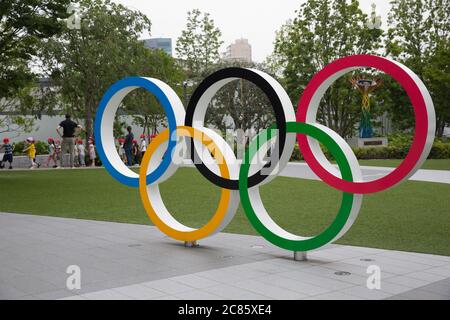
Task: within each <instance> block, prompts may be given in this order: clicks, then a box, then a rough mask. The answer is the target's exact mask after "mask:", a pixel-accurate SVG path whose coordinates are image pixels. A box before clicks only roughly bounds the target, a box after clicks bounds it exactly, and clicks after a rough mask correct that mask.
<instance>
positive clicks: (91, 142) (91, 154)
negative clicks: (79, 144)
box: [88, 138, 96, 167]
mask: <svg viewBox="0 0 450 320" xmlns="http://www.w3.org/2000/svg"><path fill="white" fill-rule="evenodd" d="M88 151H89V159H90V160H91V167H95V158H96V155H95V145H94V138H90V139H89V150H88Z"/></svg>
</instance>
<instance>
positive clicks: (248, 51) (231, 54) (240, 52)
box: [224, 38, 252, 62]
mask: <svg viewBox="0 0 450 320" xmlns="http://www.w3.org/2000/svg"><path fill="white" fill-rule="evenodd" d="M224 58H225V59H226V60H241V61H245V62H252V46H251V45H250V44H249V43H248V40H247V39H243V38H241V39H238V40H236V41H235V42H234V43H232V44H230V45H229V46H228V47H227V52H225V54H224Z"/></svg>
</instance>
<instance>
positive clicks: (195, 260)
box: [0, 213, 450, 300]
mask: <svg viewBox="0 0 450 320" xmlns="http://www.w3.org/2000/svg"><path fill="white" fill-rule="evenodd" d="M70 265H77V266H79V267H80V268H81V289H79V290H68V289H67V288H66V282H67V278H68V277H69V276H70V275H69V274H67V273H66V270H67V267H68V266H70ZM370 265H376V266H379V267H380V270H381V288H380V289H379V290H377V289H372V290H370V289H368V288H367V285H366V282H367V278H368V277H369V276H370V275H369V274H367V267H368V266H370ZM0 299H447V300H448V299H450V257H446V256H437V255H430V254H418V253H407V252H400V251H392V250H382V249H373V248H364V247H353V246H342V245H329V246H327V247H325V248H321V249H319V250H317V251H314V252H310V253H308V261H294V260H293V259H292V253H290V252H288V251H284V250H282V249H279V248H277V247H274V246H272V245H271V244H270V243H268V242H267V241H266V240H264V239H263V238H261V237H259V236H248V235H236V234H228V233H220V234H218V235H216V236H214V237H211V238H207V239H203V240H202V241H200V246H199V247H196V248H186V247H184V245H183V243H179V242H176V241H174V240H172V239H169V238H168V237H166V236H165V235H164V234H162V233H161V232H160V231H159V230H157V229H156V228H155V227H153V226H146V225H133V224H122V223H112V222H101V221H87V220H77V219H66V218H54V217H42V216H33V215H25V214H12V213H0Z"/></svg>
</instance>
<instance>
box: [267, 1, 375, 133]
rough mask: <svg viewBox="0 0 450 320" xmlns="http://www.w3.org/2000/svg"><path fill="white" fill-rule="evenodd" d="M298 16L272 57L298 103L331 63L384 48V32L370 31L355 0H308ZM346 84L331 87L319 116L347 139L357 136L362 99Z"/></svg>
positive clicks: (279, 38)
mask: <svg viewBox="0 0 450 320" xmlns="http://www.w3.org/2000/svg"><path fill="white" fill-rule="evenodd" d="M296 14H297V16H296V17H295V18H294V19H293V20H291V21H289V22H288V23H286V24H285V25H284V26H283V27H282V28H281V29H280V30H279V31H278V33H277V36H276V40H275V50H274V57H273V58H275V59H276V61H277V64H278V65H279V66H281V68H282V70H283V71H282V72H283V76H284V81H285V85H286V88H287V90H288V93H289V95H290V97H291V99H292V101H294V102H297V101H298V99H299V97H300V95H301V93H302V91H303V89H304V88H305V86H306V85H307V83H308V82H309V81H310V80H311V78H312V76H313V75H314V74H315V73H316V72H318V71H319V70H321V69H322V68H323V67H324V66H325V65H327V64H328V63H330V62H331V61H333V60H335V59H337V58H340V57H344V56H348V55H353V54H368V53H375V52H376V50H377V49H379V48H380V45H381V35H382V31H381V30H379V29H368V28H367V27H366V21H367V15H366V14H364V13H363V12H362V11H361V9H360V8H359V2H358V1H356V0H350V1H346V0H308V1H306V2H305V3H304V4H302V5H301V6H300V9H299V10H298V11H297V12H296ZM347 80H348V79H347V78H342V79H339V80H337V81H336V82H335V83H334V84H333V85H332V86H331V88H330V89H329V90H328V91H327V92H326V94H325V96H324V98H323V99H322V101H321V104H320V108H319V113H318V120H319V121H320V122H322V123H324V124H325V125H327V126H328V127H330V128H332V129H333V130H335V131H336V132H338V133H339V134H341V135H342V136H344V137H348V136H351V135H352V134H353V131H354V127H355V123H356V122H357V121H358V120H359V115H360V97H359V96H358V94H357V92H356V91H355V90H353V89H352V88H351V86H350V85H349V83H348V81H347Z"/></svg>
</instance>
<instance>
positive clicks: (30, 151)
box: [23, 137, 41, 169]
mask: <svg viewBox="0 0 450 320" xmlns="http://www.w3.org/2000/svg"><path fill="white" fill-rule="evenodd" d="M25 141H26V143H27V147H26V148H25V149H23V152H24V153H26V154H27V156H28V159H30V165H31V166H30V169H35V168H39V167H40V166H41V165H40V163H38V162H36V146H35V140H34V138H33V137H29V138H27V140H25Z"/></svg>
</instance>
